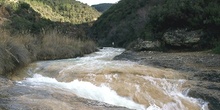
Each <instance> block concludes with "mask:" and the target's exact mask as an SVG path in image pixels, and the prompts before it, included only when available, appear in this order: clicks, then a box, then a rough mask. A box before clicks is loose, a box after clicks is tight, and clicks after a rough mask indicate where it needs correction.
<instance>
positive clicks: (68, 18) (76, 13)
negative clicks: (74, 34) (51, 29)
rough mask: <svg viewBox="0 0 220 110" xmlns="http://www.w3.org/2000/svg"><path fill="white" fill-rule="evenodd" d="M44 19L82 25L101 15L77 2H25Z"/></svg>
mask: <svg viewBox="0 0 220 110" xmlns="http://www.w3.org/2000/svg"><path fill="white" fill-rule="evenodd" d="M24 1H25V2H27V3H28V4H30V5H31V7H32V8H33V9H34V10H36V11H37V12H39V13H40V14H41V16H43V17H44V18H47V19H50V20H52V21H61V22H70V23H73V24H81V23H86V22H91V21H94V20H95V19H97V18H98V17H99V16H100V13H99V12H98V11H96V10H95V9H93V8H91V7H90V6H88V5H86V4H82V3H81V2H79V1H76V0H24Z"/></svg>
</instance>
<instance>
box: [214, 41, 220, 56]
mask: <svg viewBox="0 0 220 110" xmlns="http://www.w3.org/2000/svg"><path fill="white" fill-rule="evenodd" d="M212 52H213V53H215V54H220V42H218V43H217V45H216V47H215V48H214V49H213V50H212Z"/></svg>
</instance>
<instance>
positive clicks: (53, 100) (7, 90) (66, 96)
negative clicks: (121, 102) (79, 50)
mask: <svg viewBox="0 0 220 110" xmlns="http://www.w3.org/2000/svg"><path fill="white" fill-rule="evenodd" d="M18 109H19V110H128V109H127V108H123V107H117V106H112V105H109V104H106V103H103V102H98V101H94V100H89V99H84V98H80V97H78V96H76V95H75V94H71V93H68V91H61V90H56V92H54V90H52V89H49V88H45V89H44V90H42V89H38V88H34V87H27V86H22V85H17V84H14V82H13V81H11V80H8V79H6V78H1V77H0V110H18Z"/></svg>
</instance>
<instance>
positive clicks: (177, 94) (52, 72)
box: [16, 47, 208, 110]
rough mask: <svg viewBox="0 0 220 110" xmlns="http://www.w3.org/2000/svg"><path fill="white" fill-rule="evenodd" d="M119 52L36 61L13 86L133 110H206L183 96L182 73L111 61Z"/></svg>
mask: <svg viewBox="0 0 220 110" xmlns="http://www.w3.org/2000/svg"><path fill="white" fill-rule="evenodd" d="M123 51H124V49H119V48H108V47H106V48H103V49H100V50H99V51H98V52H95V53H92V54H89V55H86V56H84V57H79V58H73V59H63V60H54V61H40V62H36V63H33V64H31V65H30V66H28V67H27V68H26V69H25V70H24V71H23V76H22V79H21V80H19V81H16V85H19V86H27V87H31V88H37V89H39V90H46V89H47V90H50V91H53V92H56V91H63V92H65V93H68V94H75V95H77V96H79V97H82V98H85V99H91V100H96V101H98V102H104V103H107V104H111V105H114V106H121V107H126V108H129V109H136V110H208V107H207V104H208V103H206V102H204V101H202V100H200V99H195V98H192V97H189V96H187V92H188V91H189V90H190V85H189V84H188V83H187V80H185V76H183V74H181V73H179V72H177V71H174V70H171V69H159V68H154V67H150V66H144V65H139V64H138V63H135V62H131V61H115V60H112V59H113V58H114V57H115V56H116V55H119V54H121V53H122V52H123ZM24 73H25V75H24ZM51 100H52V99H51ZM45 103H47V102H45ZM63 106H68V104H64V105H63Z"/></svg>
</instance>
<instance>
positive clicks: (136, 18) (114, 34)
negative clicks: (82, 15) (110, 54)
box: [91, 0, 162, 47]
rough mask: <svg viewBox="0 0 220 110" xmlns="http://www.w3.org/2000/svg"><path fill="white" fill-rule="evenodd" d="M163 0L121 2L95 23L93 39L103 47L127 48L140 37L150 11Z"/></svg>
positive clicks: (122, 0)
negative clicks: (113, 45)
mask: <svg viewBox="0 0 220 110" xmlns="http://www.w3.org/2000/svg"><path fill="white" fill-rule="evenodd" d="M161 1H162V0H121V1H119V2H118V3H117V4H115V5H113V6H112V7H110V8H109V9H108V10H107V11H106V12H105V13H103V14H102V15H101V17H100V18H99V19H98V20H97V21H96V22H95V24H94V25H93V27H92V31H91V37H92V38H93V39H95V40H97V41H98V42H99V44H100V45H102V46H110V45H111V44H112V42H114V44H115V45H116V46H119V47H125V46H126V45H127V44H128V43H129V42H131V41H133V40H134V39H136V38H137V37H140V36H141V34H142V32H143V31H144V30H143V29H144V27H145V25H146V23H147V20H148V14H149V10H150V9H151V8H152V6H154V5H156V4H158V3H161Z"/></svg>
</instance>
